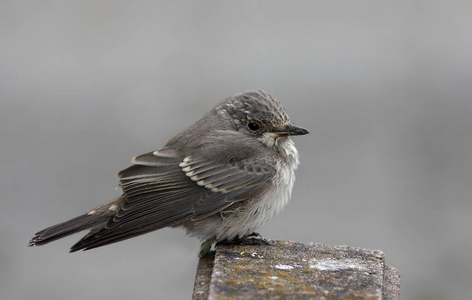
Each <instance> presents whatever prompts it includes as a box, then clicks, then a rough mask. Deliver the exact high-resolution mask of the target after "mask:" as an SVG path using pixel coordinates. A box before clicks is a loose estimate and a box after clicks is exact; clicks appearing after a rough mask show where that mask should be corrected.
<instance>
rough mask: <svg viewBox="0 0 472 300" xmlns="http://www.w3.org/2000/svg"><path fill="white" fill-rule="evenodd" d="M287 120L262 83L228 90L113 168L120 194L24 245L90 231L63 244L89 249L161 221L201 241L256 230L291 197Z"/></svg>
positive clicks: (292, 161) (292, 163) (292, 164)
mask: <svg viewBox="0 0 472 300" xmlns="http://www.w3.org/2000/svg"><path fill="white" fill-rule="evenodd" d="M308 133H309V131H308V130H307V129H305V128H303V127H299V126H296V125H294V124H293V123H292V122H291V121H290V119H289V117H288V115H287V113H286V111H285V109H284V107H283V106H282V104H281V103H280V101H279V100H278V99H277V98H275V97H274V96H272V95H270V94H269V93H267V92H265V91H263V90H254V91H247V92H244V93H240V94H236V95H234V96H231V97H227V98H226V99H225V100H224V101H222V102H221V103H219V104H217V105H216V106H215V107H214V108H213V109H212V110H210V111H209V112H208V113H207V114H205V115H204V116H203V117H202V118H201V119H200V120H198V121H197V122H195V123H194V124H193V125H191V126H189V127H187V128H186V129H184V130H183V131H181V132H180V133H178V134H177V135H176V136H174V137H173V138H171V139H170V140H169V141H168V142H167V144H165V146H164V147H162V148H159V149H158V150H155V151H152V152H149V153H145V154H142V155H138V156H136V157H134V158H133V159H132V163H133V165H132V166H130V167H128V168H127V169H124V170H122V171H120V172H119V173H118V179H119V187H121V189H122V191H123V194H122V195H121V196H119V197H117V198H115V199H113V200H111V201H109V202H106V203H104V204H101V205H99V206H97V207H95V208H93V209H92V210H89V211H88V212H87V213H84V214H82V215H80V216H78V217H75V218H73V219H70V220H68V221H65V222H63V223H59V224H56V225H53V226H50V227H48V228H46V229H43V230H41V231H39V232H37V233H36V234H35V235H34V237H33V238H32V239H30V240H29V242H28V245H29V246H40V245H45V244H47V243H49V242H52V241H54V240H57V239H60V238H62V237H65V236H68V235H70V234H73V233H76V232H80V231H83V230H87V229H88V230H90V231H89V232H88V233H87V234H86V235H85V236H84V237H83V238H82V239H80V240H79V241H78V242H77V243H76V244H74V245H73V246H72V247H71V248H70V252H75V251H78V250H89V249H93V248H97V247H100V246H104V245H108V244H112V243H116V242H119V241H123V240H126V239H129V238H132V237H136V236H139V235H142V234H145V233H148V232H151V231H155V230H158V229H161V228H164V227H172V228H174V227H181V228H184V229H185V230H186V232H187V235H189V236H195V237H197V238H199V239H200V240H201V241H202V242H203V243H202V246H201V249H200V256H203V255H205V254H206V253H207V252H208V251H209V250H210V249H211V247H212V245H214V244H216V243H218V242H231V241H238V240H242V239H244V238H248V237H250V236H254V237H256V238H257V237H260V235H259V234H257V233H255V230H257V229H258V228H260V227H261V226H263V225H265V224H266V223H267V221H268V220H269V219H270V218H272V217H273V216H274V215H276V214H277V213H279V212H280V211H281V210H282V208H283V207H284V206H285V205H286V204H287V202H288V201H289V199H290V197H291V193H292V188H293V185H294V182H295V170H296V169H297V167H298V165H299V155H298V151H297V149H296V148H295V145H294V143H293V140H292V138H291V137H292V136H297V135H305V134H308Z"/></svg>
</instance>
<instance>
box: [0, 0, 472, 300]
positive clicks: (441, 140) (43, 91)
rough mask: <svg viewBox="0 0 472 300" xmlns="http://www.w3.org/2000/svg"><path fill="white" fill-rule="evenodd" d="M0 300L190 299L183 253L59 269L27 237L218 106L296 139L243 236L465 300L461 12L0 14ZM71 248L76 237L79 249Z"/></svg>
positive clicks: (314, 8) (194, 248)
mask: <svg viewBox="0 0 472 300" xmlns="http://www.w3.org/2000/svg"><path fill="white" fill-rule="evenodd" d="M0 7H1V8H0V138H1V144H0V151H1V152H0V153H1V155H0V164H1V172H0V189H1V194H2V196H1V198H0V201H1V205H2V206H1V207H2V209H1V210H0V290H1V293H2V298H3V299H70V300H74V299H134V300H138V299H189V298H190V296H191V292H192V290H193V281H194V275H195V270H196V265H197V261H198V259H197V253H198V250H199V245H200V243H199V241H198V240H196V239H193V238H186V237H185V234H184V231H182V230H171V229H164V230H160V231H156V232H154V233H150V234H147V235H145V236H141V237H138V238H134V239H131V240H127V241H124V242H121V243H118V244H114V245H110V246H106V247H103V248H98V249H94V250H93V251H87V252H79V253H74V254H69V253H68V249H69V247H70V246H71V245H72V244H74V243H75V242H76V241H77V240H78V239H79V238H80V237H81V236H82V235H74V236H72V237H69V238H66V239H63V240H60V241H57V242H55V243H53V244H49V245H47V246H44V247H37V248H28V247H26V244H27V241H28V239H29V238H31V237H32V236H33V234H34V233H35V232H36V231H38V230H40V229H43V228H45V227H47V226H49V225H52V224H55V223H58V222H60V221H64V220H67V219H69V218H71V217H75V216H77V215H79V214H82V213H84V212H86V211H88V210H89V209H91V208H93V207H95V206H96V205H98V204H101V203H103V202H105V201H108V200H110V199H112V198H114V197H116V196H118V195H119V194H120V192H119V190H115V189H114V187H115V186H116V185H117V183H118V181H117V179H116V177H115V174H116V173H117V172H118V171H119V170H121V169H124V168H126V167H128V166H129V165H130V160H131V158H132V157H133V156H135V155H138V154H141V153H145V152H148V151H152V150H155V149H157V148H159V147H161V146H163V145H164V144H165V143H166V141H167V140H168V139H169V138H171V137H172V136H174V135H175V134H176V133H178V132H179V131H180V130H182V129H183V128H185V127H186V126H188V125H190V124H192V123H193V122H194V121H196V120H198V119H199V118H200V117H201V116H203V114H204V113H206V112H207V111H208V110H210V109H211V108H212V107H213V106H214V105H215V104H217V103H218V102H220V101H221V100H223V99H224V98H225V97H227V96H230V95H233V94H235V93H239V92H244V91H246V90H251V89H264V90H266V91H268V92H270V93H272V94H274V95H275V96H277V97H278V98H279V99H280V100H281V101H282V103H283V104H284V106H285V108H286V110H287V111H288V113H289V115H290V117H291V119H292V121H294V122H295V123H296V124H298V125H301V126H303V127H306V128H308V129H309V130H310V131H311V134H310V135H307V136H303V137H296V138H295V139H296V144H297V147H298V150H299V152H300V155H301V163H302V164H301V166H300V168H299V170H298V173H297V182H296V184H295V188H294V192H293V197H292V200H291V202H290V203H289V205H288V206H287V208H286V209H285V210H284V211H283V212H282V213H281V214H280V215H278V216H277V217H275V218H273V219H272V221H271V222H270V223H269V224H268V225H267V226H266V227H264V228H262V229H261V230H260V232H261V233H262V234H263V235H265V236H267V237H269V238H272V239H281V240H293V241H300V242H317V243H326V244H335V245H350V246H355V247H362V248H370V249H380V250H382V251H384V252H385V254H386V258H387V264H389V265H391V266H395V267H396V268H398V269H399V270H400V272H401V276H402V277H401V279H402V282H401V295H402V299H472V298H471V296H470V295H471V294H472V290H471V288H470V278H472V239H471V231H472V216H471V215H472V201H471V199H470V198H471V194H472V176H471V175H472V151H471V149H472V99H471V94H472V84H471V78H472V18H471V16H472V2H470V1H427V0H424V1H290V2H287V1H274V0H267V1H243V2H241V1H231V2H229V1H175V0H174V1H62V2H60V1H6V0H2V1H1V2H0ZM84 234H85V232H84Z"/></svg>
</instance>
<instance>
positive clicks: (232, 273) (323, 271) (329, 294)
mask: <svg viewBox="0 0 472 300" xmlns="http://www.w3.org/2000/svg"><path fill="white" fill-rule="evenodd" d="M399 298H400V275H399V272H398V271H397V270H396V269H395V268H392V267H389V266H387V265H386V264H385V256H384V253H383V252H382V251H379V250H366V249H360V248H354V247H348V246H330V245H322V244H303V243H295V242H284V241H274V242H273V244H272V245H217V247H216V249H215V252H214V253H211V254H209V255H207V256H206V257H204V258H202V259H200V262H199V265H198V269H197V276H196V279H195V287H194V292H193V299H388V300H394V299H395V300H396V299H399Z"/></svg>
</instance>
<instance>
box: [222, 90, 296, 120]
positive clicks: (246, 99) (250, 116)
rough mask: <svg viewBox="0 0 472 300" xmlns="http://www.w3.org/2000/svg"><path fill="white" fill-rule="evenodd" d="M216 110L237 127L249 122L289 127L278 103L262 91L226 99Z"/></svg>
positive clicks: (287, 118) (282, 108)
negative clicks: (227, 117)
mask: <svg viewBox="0 0 472 300" xmlns="http://www.w3.org/2000/svg"><path fill="white" fill-rule="evenodd" d="M216 110H217V112H218V113H219V114H223V115H227V116H229V117H231V118H232V119H233V120H234V122H235V123H236V124H235V125H237V126H241V125H244V124H247V123H249V122H251V121H258V122H262V123H263V124H265V125H266V126H268V127H272V128H282V127H284V126H286V125H290V119H289V117H288V115H287V113H286V112H285V109H284V107H283V106H282V104H281V103H280V101H279V100H278V99H277V98H275V97H273V96H271V95H269V94H268V93H266V92H264V91H263V90H258V91H248V92H245V93H242V94H237V95H235V96H232V97H229V98H226V100H225V101H224V102H223V103H222V104H220V105H219V106H217V107H216ZM240 123H243V124H240Z"/></svg>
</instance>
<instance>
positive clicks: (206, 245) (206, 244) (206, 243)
mask: <svg viewBox="0 0 472 300" xmlns="http://www.w3.org/2000/svg"><path fill="white" fill-rule="evenodd" d="M214 242H215V239H214V238H211V239H208V240H206V241H204V242H203V243H202V245H201V246H200V252H199V253H198V257H200V258H202V257H204V256H205V255H206V254H207V253H208V252H210V249H211V245H213V243H214Z"/></svg>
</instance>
